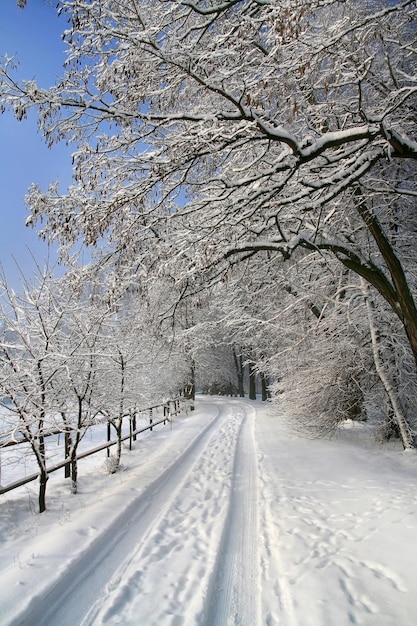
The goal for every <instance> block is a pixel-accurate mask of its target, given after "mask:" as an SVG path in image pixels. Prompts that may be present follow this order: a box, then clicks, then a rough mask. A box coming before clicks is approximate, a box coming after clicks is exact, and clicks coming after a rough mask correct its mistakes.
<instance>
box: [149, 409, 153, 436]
mask: <svg viewBox="0 0 417 626" xmlns="http://www.w3.org/2000/svg"><path fill="white" fill-rule="evenodd" d="M152 424H153V419H152V409H149V425H150V429H149V430H150V431H152V430H153V426H152Z"/></svg>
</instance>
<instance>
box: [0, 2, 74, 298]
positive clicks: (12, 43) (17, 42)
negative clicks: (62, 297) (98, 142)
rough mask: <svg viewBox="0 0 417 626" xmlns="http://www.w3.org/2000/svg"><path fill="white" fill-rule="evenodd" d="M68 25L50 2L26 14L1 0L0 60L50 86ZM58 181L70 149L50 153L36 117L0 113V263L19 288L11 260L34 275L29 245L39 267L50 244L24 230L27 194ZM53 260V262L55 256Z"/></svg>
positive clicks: (32, 5) (65, 173) (65, 174)
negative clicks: (10, 60) (10, 59)
mask: <svg viewBox="0 0 417 626" xmlns="http://www.w3.org/2000/svg"><path fill="white" fill-rule="evenodd" d="M65 26H66V24H65V22H64V20H63V19H62V18H61V19H58V17H57V12H56V9H55V7H54V4H53V3H48V0H46V1H45V0H28V2H27V6H26V8H25V9H23V10H22V9H19V8H18V6H17V0H0V56H3V55H4V54H7V55H8V56H11V55H14V54H16V56H17V58H18V60H19V62H20V67H19V70H18V77H19V78H21V79H35V80H36V81H37V82H38V83H39V85H40V86H42V87H49V86H50V85H52V84H54V82H55V81H56V79H57V78H58V77H59V76H60V75H61V73H62V65H63V62H64V60H65V53H64V45H63V43H62V40H61V34H62V32H63V30H64V29H65ZM55 180H59V181H60V183H61V185H62V188H63V189H66V188H67V187H68V185H69V184H70V181H71V148H68V147H67V146H65V144H59V145H58V146H55V147H54V148H52V149H48V148H47V147H46V145H45V143H44V142H43V139H42V137H41V135H40V134H39V133H38V132H37V125H36V116H35V115H33V114H32V115H31V116H30V117H29V119H28V120H24V121H22V122H17V121H16V120H15V119H14V117H13V116H12V114H11V113H10V114H9V113H5V114H3V115H0V190H1V193H0V261H1V263H2V265H3V268H4V269H5V272H6V275H7V278H8V280H9V282H10V283H11V284H12V286H13V287H15V288H18V284H19V279H18V276H19V272H18V270H17V268H16V265H15V263H14V261H13V257H15V259H16V261H17V262H18V263H19V265H20V267H21V269H22V270H23V272H24V273H25V275H27V277H30V276H31V275H32V274H33V272H34V262H33V260H32V258H31V255H30V253H29V252H28V250H27V247H29V249H30V250H31V251H32V253H33V255H34V256H35V257H36V259H37V260H38V261H39V262H40V263H41V265H42V264H43V261H44V260H45V259H46V257H47V255H48V250H47V246H46V244H45V243H43V242H41V241H40V240H39V239H38V237H37V236H36V232H35V231H34V230H33V229H29V228H27V227H26V226H25V220H26V217H27V215H28V210H27V208H26V205H25V203H24V196H25V194H26V192H27V190H28V188H29V186H30V185H31V184H32V183H38V184H39V185H40V186H41V188H42V189H46V188H47V187H48V185H49V184H50V183H51V182H53V181H55ZM51 257H52V259H55V258H56V254H55V255H54V254H51Z"/></svg>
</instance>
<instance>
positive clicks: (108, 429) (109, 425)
mask: <svg viewBox="0 0 417 626" xmlns="http://www.w3.org/2000/svg"><path fill="white" fill-rule="evenodd" d="M110 427H111V424H110V421H108V422H107V443H108V442H109V441H110V439H111V431H110ZM109 456H110V448H107V458H109Z"/></svg>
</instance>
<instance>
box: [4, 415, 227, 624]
mask: <svg viewBox="0 0 417 626" xmlns="http://www.w3.org/2000/svg"><path fill="white" fill-rule="evenodd" d="M214 413H215V414H214V416H213V419H212V420H211V421H210V422H209V424H208V425H206V426H205V427H204V428H203V430H202V431H201V432H200V433H199V434H198V435H197V436H196V437H195V439H194V440H193V441H192V442H191V444H190V445H189V446H188V447H187V448H186V449H185V450H184V452H183V453H182V454H181V455H180V456H179V457H178V458H177V459H176V460H175V461H174V463H173V464H172V465H171V466H170V467H168V468H167V469H166V470H165V471H164V472H163V473H162V474H161V475H160V476H158V477H157V478H156V479H155V480H154V481H153V482H152V483H151V484H149V485H148V486H147V487H146V488H145V490H144V491H143V492H142V493H141V494H139V495H138V496H137V497H135V498H134V500H133V501H132V502H131V503H130V504H129V505H128V506H127V507H126V509H124V510H123V512H122V513H121V515H120V516H119V517H118V519H117V520H116V522H115V523H114V524H112V525H111V526H110V527H109V528H108V529H106V531H105V532H103V533H101V534H100V535H99V537H97V539H96V540H95V541H94V542H93V543H92V544H91V546H90V548H89V549H88V551H87V552H84V553H83V554H82V555H81V556H80V557H79V558H78V559H76V560H75V561H73V562H72V563H71V565H70V567H68V569H67V570H66V571H65V572H64V574H63V575H62V576H61V577H60V579H59V580H58V581H56V582H55V583H54V584H53V585H52V586H51V587H50V588H49V589H48V591H47V592H46V593H44V594H42V597H34V598H33V599H32V601H31V603H30V604H29V606H28V608H27V609H26V610H25V612H24V613H22V614H20V615H19V617H18V618H17V619H16V620H15V621H14V622H13V624H11V626H17V625H19V626H32V625H33V624H42V625H43V626H48V625H49V626H56V624H60V626H74V624H82V623H83V620H84V619H85V618H86V616H87V615H88V613H89V612H90V609H91V606H92V605H94V606H97V602H98V603H100V602H101V599H102V598H104V597H105V595H106V585H107V584H108V582H109V581H111V579H112V577H113V576H114V572H115V570H117V569H118V567H119V566H120V565H121V564H122V563H123V562H124V561H125V560H126V559H129V558H130V557H129V555H130V554H131V552H132V544H134V539H135V538H137V537H138V536H140V537H141V540H140V541H141V543H143V542H145V541H146V538H147V536H148V535H149V534H150V533H151V531H152V529H153V528H154V527H155V523H156V522H157V521H158V520H159V519H161V518H162V517H163V516H164V515H165V513H166V511H167V509H168V508H169V504H170V502H172V499H173V497H174V495H175V494H176V493H178V491H179V490H180V489H181V487H182V485H183V483H184V482H185V480H186V478H187V476H188V475H189V474H190V472H192V469H193V465H194V464H195V461H196V459H198V457H199V455H200V454H201V453H202V451H203V450H204V448H205V447H206V446H207V444H208V441H209V440H210V439H211V438H212V437H213V435H214V434H215V432H216V431H217V430H218V429H219V428H220V427H221V425H222V424H223V422H224V421H225V419H226V417H225V415H224V413H223V412H222V410H221V408H219V407H218V406H215V405H214ZM139 528H140V529H141V530H139ZM97 598H99V600H97ZM86 623H93V622H91V621H90V622H88V621H87V622H86Z"/></svg>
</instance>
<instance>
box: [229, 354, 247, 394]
mask: <svg viewBox="0 0 417 626" xmlns="http://www.w3.org/2000/svg"><path fill="white" fill-rule="evenodd" d="M232 353H233V361H234V363H235V368H236V378H237V392H238V395H239V397H240V398H244V397H245V388H244V386H243V376H244V369H243V356H242V352H240V354H239V355H237V354H236V350H235V348H234V347H233V348H232Z"/></svg>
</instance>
